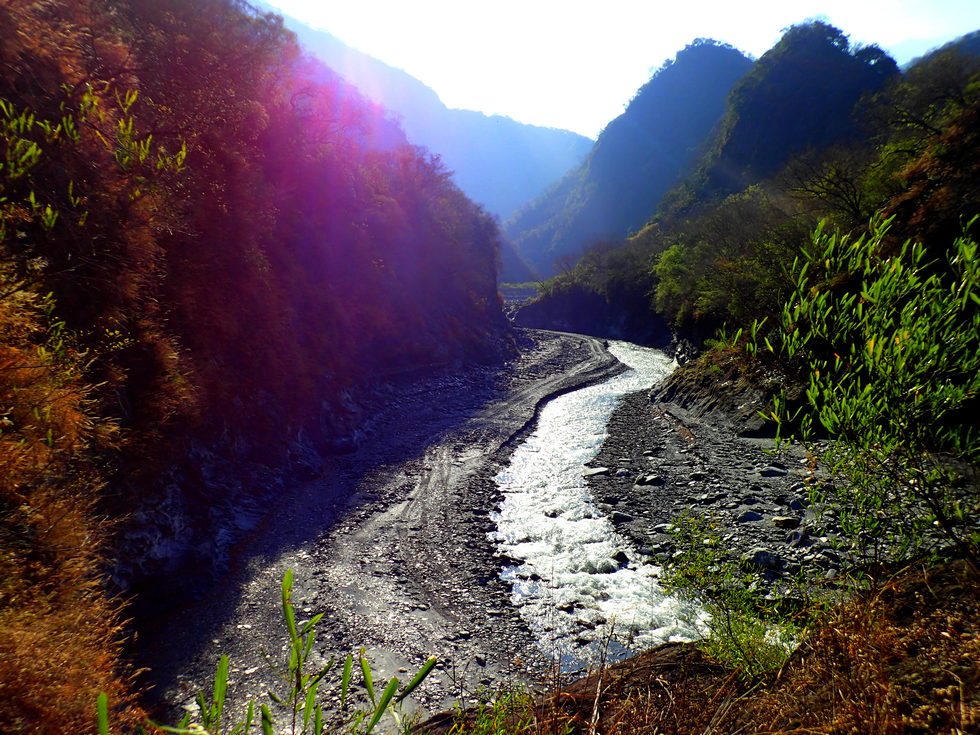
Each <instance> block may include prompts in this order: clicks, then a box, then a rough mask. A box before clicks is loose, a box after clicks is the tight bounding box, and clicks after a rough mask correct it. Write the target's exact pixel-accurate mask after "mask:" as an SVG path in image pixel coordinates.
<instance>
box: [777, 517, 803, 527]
mask: <svg viewBox="0 0 980 735" xmlns="http://www.w3.org/2000/svg"><path fill="white" fill-rule="evenodd" d="M772 522H773V525H775V526H776V527H777V528H787V529H792V528H799V526H800V519H799V518H796V517H795V516H773V517H772Z"/></svg>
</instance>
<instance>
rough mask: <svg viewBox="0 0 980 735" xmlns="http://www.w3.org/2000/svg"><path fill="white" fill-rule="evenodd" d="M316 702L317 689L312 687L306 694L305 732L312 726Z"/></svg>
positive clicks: (304, 705)
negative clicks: (311, 717)
mask: <svg viewBox="0 0 980 735" xmlns="http://www.w3.org/2000/svg"><path fill="white" fill-rule="evenodd" d="M315 701H316V687H310V688H309V689H308V690H307V692H306V702H304V703H303V732H304V733H305V732H306V730H307V728H308V727H309V726H310V716H311V715H312V714H313V706H314V704H315Z"/></svg>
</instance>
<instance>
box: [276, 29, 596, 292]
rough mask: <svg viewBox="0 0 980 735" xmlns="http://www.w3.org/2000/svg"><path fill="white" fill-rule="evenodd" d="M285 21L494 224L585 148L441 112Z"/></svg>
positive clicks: (497, 119)
mask: <svg viewBox="0 0 980 735" xmlns="http://www.w3.org/2000/svg"><path fill="white" fill-rule="evenodd" d="M285 22H286V27H287V28H289V29H290V30H292V31H293V32H294V33H296V35H297V37H298V38H299V41H300V42H301V43H302V44H303V46H304V47H306V48H307V49H308V50H309V51H310V52H311V53H313V54H314V55H315V56H316V57H317V58H319V59H321V60H322V61H323V62H324V63H325V64H327V65H328V66H330V67H331V68H332V69H334V70H335V71H337V73H339V74H340V75H341V76H342V77H344V78H345V79H346V80H347V81H349V82H351V83H352V84H354V85H355V86H357V87H358V89H360V90H361V92H362V93H363V94H364V95H365V96H366V97H368V98H369V99H371V100H374V101H376V102H379V103H381V104H382V105H384V106H385V107H386V108H387V109H388V110H390V111H392V112H393V113H395V114H396V115H397V117H398V118H399V120H400V121H401V124H402V126H403V127H404V129H405V132H406V134H407V135H408V138H409V140H410V141H411V142H412V143H414V144H416V145H421V146H425V147H426V148H428V149H429V150H430V151H432V152H433V153H435V154H437V155H438V156H439V157H440V158H441V159H442V161H443V163H444V164H445V165H446V167H447V168H448V169H449V170H450V171H452V172H453V178H454V180H455V182H456V184H457V185H458V186H459V187H460V188H461V189H462V190H463V191H464V192H465V193H466V194H467V196H469V197H470V198H471V199H473V200H474V201H476V202H478V203H480V204H482V205H483V206H484V207H486V208H487V210H488V211H490V212H491V213H493V214H495V215H497V216H499V217H501V218H506V217H507V216H509V215H510V214H511V213H512V212H513V211H514V210H515V209H517V208H518V207H519V206H521V205H522V204H524V203H525V202H526V201H528V200H529V199H531V198H532V197H534V196H537V195H538V194H539V193H540V192H541V191H542V190H543V189H544V188H545V187H547V186H548V185H549V184H551V183H552V182H554V181H556V180H557V179H559V178H560V177H561V176H562V175H563V174H564V173H565V172H566V171H568V170H569V169H570V168H571V167H572V166H575V165H576V164H577V163H578V162H579V161H580V160H581V159H582V156H584V155H585V154H586V153H588V151H589V149H590V148H591V146H592V141H590V140H589V139H588V138H585V137H584V136H581V135H578V134H577V133H572V132H569V131H567V130H558V129H555V128H543V127H540V126H536V125H525V124H523V123H519V122H517V121H515V120H512V119H510V118H508V117H501V116H499V115H492V116H488V115H484V114H483V113H481V112H473V111H471V110H455V109H449V108H447V107H446V106H445V105H444V104H443V103H442V101H441V100H440V99H439V97H438V95H437V94H436V93H435V92H434V91H433V90H432V89H430V88H429V87H427V86H426V85H425V84H423V83H422V82H420V81H419V80H418V79H416V78H415V77H413V76H411V75H410V74H408V73H406V72H404V71H402V70H401V69H395V68H393V67H391V66H388V65H387V64H385V63H383V62H381V61H378V60H377V59H374V58H372V57H370V56H368V55H367V54H364V53H362V52H360V51H358V50H357V49H353V48H351V47H350V46H347V45H346V44H344V43H343V42H342V41H340V40H339V39H337V38H335V37H334V36H332V35H330V34H329V33H327V32H325V31H320V30H313V29H312V28H310V27H309V26H307V25H305V24H303V23H301V22H299V21H297V20H295V19H294V18H289V17H287V18H286V19H285ZM515 279H516V274H515Z"/></svg>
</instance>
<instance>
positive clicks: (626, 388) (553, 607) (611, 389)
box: [492, 342, 703, 670]
mask: <svg viewBox="0 0 980 735" xmlns="http://www.w3.org/2000/svg"><path fill="white" fill-rule="evenodd" d="M609 349H610V352H612V353H613V354H614V355H615V356H616V357H617V358H618V359H619V360H620V361H621V362H623V363H624V364H625V365H627V366H628V367H629V368H630V369H629V370H628V371H626V372H624V373H622V374H620V375H618V376H616V377H614V378H612V379H610V380H608V381H606V382H604V383H601V384H598V385H593V386H591V387H588V388H583V389H580V390H576V391H574V392H571V393H567V394H565V395H563V396H560V397H558V398H555V399H554V400H552V401H550V402H549V403H548V404H547V405H546V406H545V407H544V408H543V409H542V411H541V414H540V417H539V420H538V424H537V428H536V430H535V431H534V433H533V434H531V435H530V436H529V437H528V438H527V440H526V441H525V442H524V443H523V444H522V445H521V446H520V447H518V448H517V450H516V451H515V452H514V454H513V456H512V458H511V461H510V465H509V466H508V467H507V468H506V469H505V470H504V471H502V472H501V473H500V474H499V475H498V476H497V477H496V483H497V485H498V487H499V488H500V490H501V491H502V492H503V494H504V500H503V501H502V502H501V504H500V507H499V510H498V511H497V513H496V515H495V520H496V523H497V530H496V532H495V533H494V534H492V538H493V540H495V541H496V542H497V544H498V547H499V549H500V551H501V552H502V553H503V554H505V555H506V556H507V557H510V558H511V559H513V560H514V562H515V563H514V564H513V565H512V566H510V567H508V568H506V569H505V570H504V572H503V575H502V576H503V577H504V579H506V580H507V581H509V582H510V583H511V584H512V589H513V594H512V597H513V601H514V603H515V605H517V606H518V607H519V609H520V611H521V615H522V616H523V617H524V619H525V621H526V622H527V623H528V625H529V626H530V628H531V629H532V631H533V632H534V633H535V635H536V636H537V638H538V641H539V644H540V645H541V646H542V647H543V648H544V650H545V651H546V652H547V653H549V654H551V655H554V656H556V657H557V658H558V659H559V660H560V661H561V663H562V666H563V668H565V669H566V670H575V669H578V668H581V667H583V666H588V665H590V664H592V663H595V662H596V661H597V660H599V659H602V658H605V660H611V659H618V658H622V657H623V656H625V655H628V654H629V653H631V652H632V651H635V650H639V649H641V648H647V647H650V646H653V645H657V644H659V643H663V642H667V641H677V640H691V639H694V638H696V637H698V635H699V633H698V630H699V627H700V626H701V624H702V623H703V614H702V613H701V612H700V611H699V610H697V609H694V608H692V607H691V606H689V605H687V604H686V603H684V602H683V601H681V600H678V599H677V598H675V597H672V596H670V595H668V594H666V593H665V592H664V591H663V589H662V588H661V587H660V586H659V585H658V583H657V575H658V573H659V567H656V566H653V565H651V564H649V563H645V561H646V557H644V556H643V555H641V554H639V553H638V552H637V550H636V549H635V548H634V547H633V545H632V543H631V542H630V541H628V540H627V539H625V538H624V537H623V536H621V535H620V534H619V533H617V531H616V529H615V526H614V524H613V522H612V520H611V519H610V518H608V517H607V516H605V515H603V513H602V512H601V511H600V510H599V509H598V508H597V507H596V506H595V504H594V503H593V502H592V499H591V496H590V493H589V490H588V488H587V487H586V484H585V479H584V478H585V475H586V474H587V472H589V468H588V467H587V466H586V465H587V463H588V462H590V461H591V460H592V459H593V458H595V456H596V455H597V454H598V453H599V450H600V448H601V446H602V442H603V440H604V438H605V436H606V426H607V424H608V422H609V418H610V416H611V415H612V412H613V410H614V409H615V407H616V405H617V402H618V401H619V399H620V398H621V397H622V396H623V395H625V394H627V393H632V392H635V391H638V390H643V389H645V388H649V387H651V386H652V385H654V384H655V383H657V382H659V381H661V380H663V379H664V378H666V377H667V376H668V375H669V374H670V372H671V371H672V370H673V367H674V364H673V362H672V360H671V359H670V358H669V357H667V356H666V355H665V354H664V353H663V352H662V351H660V350H655V349H650V348H645V347H639V346H637V345H633V344H630V343H626V342H612V343H611V344H610V347H609Z"/></svg>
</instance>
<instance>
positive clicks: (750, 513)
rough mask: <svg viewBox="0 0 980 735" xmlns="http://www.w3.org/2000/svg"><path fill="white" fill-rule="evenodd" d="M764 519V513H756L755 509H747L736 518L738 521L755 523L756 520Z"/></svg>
mask: <svg viewBox="0 0 980 735" xmlns="http://www.w3.org/2000/svg"><path fill="white" fill-rule="evenodd" d="M761 520H762V514H761V513H756V512H755V511H754V510H747V511H745V512H744V513H742V515H740V516H739V517H738V518H736V519H735V522H736V523H754V522H756V521H761Z"/></svg>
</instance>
